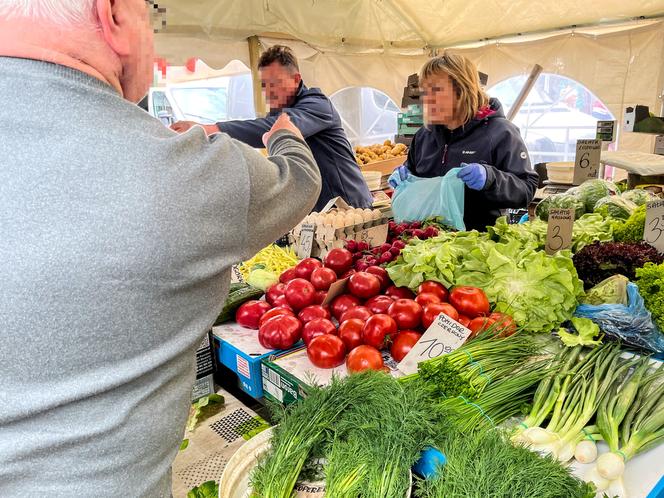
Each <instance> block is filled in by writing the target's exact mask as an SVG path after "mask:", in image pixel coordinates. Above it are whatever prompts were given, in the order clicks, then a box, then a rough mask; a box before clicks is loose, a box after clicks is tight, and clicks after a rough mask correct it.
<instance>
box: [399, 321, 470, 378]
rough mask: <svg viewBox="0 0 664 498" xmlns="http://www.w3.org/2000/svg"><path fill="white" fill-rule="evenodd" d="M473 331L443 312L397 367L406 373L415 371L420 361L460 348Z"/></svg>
mask: <svg viewBox="0 0 664 498" xmlns="http://www.w3.org/2000/svg"><path fill="white" fill-rule="evenodd" d="M471 333H472V332H471V331H470V329H467V328H466V327H464V326H463V325H461V324H460V323H459V322H457V321H456V320H453V319H452V318H450V317H449V316H447V315H445V314H443V313H441V314H440V315H438V316H437V317H436V320H435V321H434V322H433V323H432V324H431V326H430V327H429V328H428V329H427V331H426V332H425V333H424V335H423V336H422V337H420V340H419V341H417V342H416V343H415V346H413V349H411V350H410V351H409V352H408V354H407V355H406V356H405V358H404V359H403V360H401V363H399V365H398V366H397V368H398V369H399V370H400V371H401V372H403V373H404V374H406V375H410V374H412V373H415V372H417V365H418V364H419V363H421V362H423V361H427V360H431V359H433V358H438V357H439V356H443V355H445V354H449V353H451V352H452V351H456V350H457V349H459V348H460V347H461V346H463V344H464V343H465V342H466V340H468V337H470V334H471Z"/></svg>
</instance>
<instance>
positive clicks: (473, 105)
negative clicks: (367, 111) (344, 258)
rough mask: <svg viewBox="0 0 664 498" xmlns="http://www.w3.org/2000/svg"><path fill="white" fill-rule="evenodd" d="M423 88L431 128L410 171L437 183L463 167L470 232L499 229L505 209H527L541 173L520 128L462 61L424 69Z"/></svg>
mask: <svg viewBox="0 0 664 498" xmlns="http://www.w3.org/2000/svg"><path fill="white" fill-rule="evenodd" d="M420 86H421V87H422V90H423V96H422V98H423V101H424V116H425V122H426V123H427V126H425V127H423V128H421V129H420V130H419V131H418V132H417V134H416V135H415V137H414V139H413V142H412V144H411V146H410V151H409V153H408V160H407V162H406V164H405V166H406V167H407V169H408V171H409V172H410V173H412V174H414V175H416V176H419V177H424V178H431V177H436V176H444V175H445V174H446V173H447V172H448V171H449V170H451V169H452V168H458V167H461V168H462V169H461V171H460V172H459V173H458V176H459V178H461V179H462V180H463V181H464V183H465V184H466V195H465V215H464V221H465V224H466V228H467V229H468V230H472V229H477V230H482V231H483V230H485V229H486V227H487V226H489V225H493V224H494V223H495V221H496V218H497V217H498V216H500V210H501V209H507V208H525V207H527V206H528V204H530V202H531V201H532V199H533V196H534V194H535V190H536V189H537V184H538V176H537V173H535V172H534V171H533V169H532V167H531V165H530V159H529V158H528V151H527V150H526V144H525V143H524V142H523V140H522V139H521V135H520V134H519V130H518V128H517V127H516V126H514V125H513V124H512V123H511V122H510V121H508V120H507V119H506V118H505V114H504V113H503V110H502V106H501V105H500V102H498V100H496V99H489V97H488V96H487V95H486V94H485V93H484V91H483V90H482V88H481V86H480V82H479V77H478V72H477V68H476V67H475V65H474V64H473V63H472V62H471V61H470V60H468V59H466V58H465V57H463V56H459V55H452V54H445V55H443V56H440V57H436V58H434V59H431V60H430V61H429V62H427V63H426V65H425V66H424V67H423V68H422V71H421V72H420Z"/></svg>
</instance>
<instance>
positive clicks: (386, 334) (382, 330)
mask: <svg viewBox="0 0 664 498" xmlns="http://www.w3.org/2000/svg"><path fill="white" fill-rule="evenodd" d="M397 331H398V327H397V322H395V321H394V318H392V317H391V316H390V315H383V314H378V315H374V316H372V317H371V318H369V319H368V320H367V321H366V322H365V324H364V328H363V329H362V342H364V344H366V345H368V346H373V347H374V348H376V349H382V348H384V347H385V346H386V345H387V342H388V341H390V340H391V339H392V338H393V337H394V336H395V335H396V334H397Z"/></svg>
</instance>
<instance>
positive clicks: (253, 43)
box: [247, 36, 267, 118]
mask: <svg viewBox="0 0 664 498" xmlns="http://www.w3.org/2000/svg"><path fill="white" fill-rule="evenodd" d="M247 43H248V44H249V65H250V66H251V81H252V84H253V87H254V107H255V108H256V116H257V117H261V118H262V117H264V116H265V115H266V114H267V107H266V105H265V97H264V96H263V91H262V87H261V78H260V75H259V74H258V60H259V59H260V57H261V43H260V41H259V39H258V37H257V36H250V37H249V38H247Z"/></svg>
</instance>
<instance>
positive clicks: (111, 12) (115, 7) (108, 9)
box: [96, 0, 131, 56]
mask: <svg viewBox="0 0 664 498" xmlns="http://www.w3.org/2000/svg"><path fill="white" fill-rule="evenodd" d="M96 3H97V16H98V17H99V26H100V28H101V33H102V37H103V38H104V41H106V43H108V45H109V46H110V47H111V49H112V50H113V51H114V52H115V53H116V54H118V55H119V56H125V55H128V54H129V53H130V52H131V42H130V39H129V37H127V36H126V26H124V22H125V21H126V18H125V17H124V16H123V15H122V13H121V12H119V11H120V10H121V8H122V7H121V6H120V4H121V3H122V2H121V1H120V2H118V1H117V0H96Z"/></svg>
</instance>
